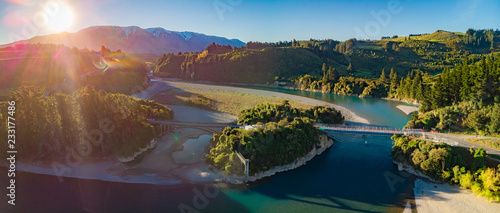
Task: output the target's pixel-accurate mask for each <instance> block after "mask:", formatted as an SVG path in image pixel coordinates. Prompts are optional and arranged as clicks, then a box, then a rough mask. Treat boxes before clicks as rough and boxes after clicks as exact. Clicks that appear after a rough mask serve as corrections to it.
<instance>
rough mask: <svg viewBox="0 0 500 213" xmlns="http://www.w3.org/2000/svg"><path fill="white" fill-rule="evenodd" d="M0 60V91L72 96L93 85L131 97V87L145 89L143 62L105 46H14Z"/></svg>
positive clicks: (1, 50)
mask: <svg viewBox="0 0 500 213" xmlns="http://www.w3.org/2000/svg"><path fill="white" fill-rule="evenodd" d="M0 58H1V60H0V89H1V90H15V89H16V88H19V87H20V86H23V85H24V86H37V87H40V88H42V89H45V90H51V89H54V88H60V89H61V90H63V91H67V92H68V93H71V92H73V91H76V90H77V89H78V88H79V87H81V86H85V85H92V86H94V87H96V88H97V89H104V90H107V91H110V92H119V93H124V94H130V93H132V92H133V88H134V87H137V86H143V87H144V86H146V85H143V84H144V82H145V80H147V76H146V69H145V67H146V64H145V63H144V62H143V61H142V60H140V59H137V58H133V57H129V56H127V55H126V54H124V53H122V52H121V51H120V50H117V51H115V52H113V51H111V50H109V49H107V48H105V47H102V48H101V50H100V51H90V50H88V49H76V48H68V47H66V46H62V45H52V44H34V45H29V44H27V45H15V46H13V47H7V48H3V49H0ZM63 85H66V86H63ZM62 86H63V87H62ZM1 95H8V94H1Z"/></svg>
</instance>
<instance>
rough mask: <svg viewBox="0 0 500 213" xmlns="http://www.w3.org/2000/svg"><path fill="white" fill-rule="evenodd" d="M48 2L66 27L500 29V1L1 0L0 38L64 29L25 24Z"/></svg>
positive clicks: (355, 32)
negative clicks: (62, 12)
mask: <svg viewBox="0 0 500 213" xmlns="http://www.w3.org/2000/svg"><path fill="white" fill-rule="evenodd" d="M50 1H59V2H62V3H61V4H63V5H66V6H67V8H69V9H70V10H71V11H72V13H73V21H72V22H71V24H70V25H69V27H68V28H66V29H65V31H68V32H76V31H78V30H80V29H83V28H86V27H89V26H94V25H118V26H140V27H142V28H148V27H163V28H165V29H168V30H175V31H194V32H199V33H204V34H208V35H218V36H224V37H228V38H238V39H240V40H242V41H245V42H247V41H271V42H274V41H280V40H291V39H294V38H295V39H297V40H304V39H309V38H315V39H325V38H332V39H336V40H346V39H349V38H353V37H357V38H361V39H366V38H368V39H379V38H380V37H381V36H392V35H400V36H403V35H408V34H412V33H432V32H434V31H436V30H447V31H458V32H465V31H466V30H467V29H468V28H476V29H483V28H487V29H490V28H493V29H497V28H500V13H499V12H498V11H500V1H498V0H444V1H430V0H420V1H417V0H413V1H412V0H399V1H398V0H372V1H368V0H351V1H347V0H333V1H324V0H287V1H285V0H276V1H264V0H255V1H251V0H164V1H159V0H158V1H156V0H155V1H143V2H140V1H126V0H120V1H118V0H85V1H79V0H1V1H0V18H1V22H0V25H1V27H0V44H4V43H9V41H11V40H12V39H13V38H26V37H32V36H33V35H46V34H51V33H59V32H61V30H55V29H52V28H50V27H47V26H46V25H44V24H43V23H44V22H40V21H38V23H42V24H39V25H36V26H35V31H34V32H33V30H32V31H31V32H29V31H30V30H26V29H27V27H26V26H28V25H29V24H30V23H33V22H36V21H35V19H36V17H38V20H42V21H43V20H44V19H43V14H41V13H40V11H41V12H44V11H46V10H43V8H44V7H45V6H43V5H45V4H46V3H47V2H50ZM45 13H46V14H45V17H48V18H54V17H56V16H54V17H53V16H49V15H50V14H48V13H47V12H45ZM35 14H37V15H38V16H36V15H35ZM40 17H42V18H40ZM63 17H64V16H63ZM59 19H66V18H58V19H57V20H59ZM31 26H33V25H31Z"/></svg>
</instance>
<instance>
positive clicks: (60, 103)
mask: <svg viewBox="0 0 500 213" xmlns="http://www.w3.org/2000/svg"><path fill="white" fill-rule="evenodd" d="M44 93H45V92H44V91H43V90H41V89H39V88H36V87H26V86H23V87H21V88H20V89H18V90H17V91H15V92H13V94H12V95H11V96H10V98H9V100H10V101H15V106H16V109H15V114H14V118H15V122H14V123H15V124H16V125H17V126H16V128H15V131H16V132H15V135H16V141H17V143H16V146H15V148H16V149H15V150H17V151H18V153H19V155H20V159H23V161H28V162H29V161H32V162H40V161H47V162H48V161H52V160H62V161H63V162H64V161H65V160H66V159H68V158H70V159H73V160H75V159H74V156H75V155H78V156H81V157H84V158H92V157H108V156H114V157H116V158H128V157H130V156H133V155H134V154H135V153H136V152H137V151H139V150H141V149H143V148H145V147H147V146H148V145H150V142H151V141H152V140H153V139H154V137H155V134H154V131H155V130H154V128H153V126H152V125H151V124H149V122H148V120H147V119H172V118H173V111H172V110H170V109H169V108H167V107H165V106H163V105H160V104H158V103H156V102H154V101H149V100H142V99H136V98H133V97H130V96H126V95H122V94H113V93H107V92H105V91H102V90H101V91H96V90H95V89H94V88H93V87H90V86H87V87H83V88H81V89H80V90H78V91H76V92H74V93H72V94H71V95H67V94H63V93H56V94H54V95H51V96H49V97H46V96H44ZM6 106H7V102H0V108H1V110H2V112H7V108H6ZM1 114H2V119H4V120H6V116H7V115H6V114H4V113H1ZM6 125H7V124H6V123H4V125H1V129H0V136H1V137H3V138H7V135H6V134H7V130H6V128H7V126H6ZM157 131H159V129H158V130H157ZM6 147H7V145H6V146H1V147H0V153H1V154H5V153H6V150H5V149H6ZM76 153H78V154H76Z"/></svg>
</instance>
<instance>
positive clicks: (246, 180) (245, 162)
mask: <svg viewBox="0 0 500 213" xmlns="http://www.w3.org/2000/svg"><path fill="white" fill-rule="evenodd" d="M235 153H236V155H237V156H238V158H239V159H240V161H241V164H243V165H244V166H245V183H247V182H248V174H249V171H248V170H249V169H248V166H249V165H250V160H248V159H246V158H245V157H243V155H242V154H240V153H239V152H237V151H235Z"/></svg>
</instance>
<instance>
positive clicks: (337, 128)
mask: <svg viewBox="0 0 500 213" xmlns="http://www.w3.org/2000/svg"><path fill="white" fill-rule="evenodd" d="M315 126H316V127H317V128H319V129H320V130H322V131H324V132H327V133H329V132H339V133H352V134H363V135H394V134H396V133H397V134H402V135H403V134H404V135H421V134H423V133H422V132H421V129H400V128H392V127H382V126H351V125H336V124H333V125H332V124H316V125H315Z"/></svg>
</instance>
